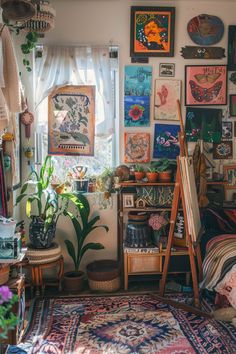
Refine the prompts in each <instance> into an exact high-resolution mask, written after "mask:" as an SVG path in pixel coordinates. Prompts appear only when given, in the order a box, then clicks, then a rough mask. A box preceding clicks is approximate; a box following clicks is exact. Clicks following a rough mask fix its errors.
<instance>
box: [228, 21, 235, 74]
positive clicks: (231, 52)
mask: <svg viewBox="0 0 236 354" xmlns="http://www.w3.org/2000/svg"><path fill="white" fill-rule="evenodd" d="M228 70H236V26H229V30H228Z"/></svg>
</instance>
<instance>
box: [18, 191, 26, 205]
mask: <svg viewBox="0 0 236 354" xmlns="http://www.w3.org/2000/svg"><path fill="white" fill-rule="evenodd" d="M27 195H28V194H27V193H23V194H20V195H18V197H17V198H16V205H17V204H18V203H20V201H21V200H22V199H23V198H24V197H26V196H27Z"/></svg>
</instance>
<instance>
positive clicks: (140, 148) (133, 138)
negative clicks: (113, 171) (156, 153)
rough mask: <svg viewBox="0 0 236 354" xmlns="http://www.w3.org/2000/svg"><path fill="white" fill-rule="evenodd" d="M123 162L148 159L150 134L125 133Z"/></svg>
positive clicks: (140, 161) (137, 161)
mask: <svg viewBox="0 0 236 354" xmlns="http://www.w3.org/2000/svg"><path fill="white" fill-rule="evenodd" d="M124 138H125V146H124V162H126V163H127V162H130V163H145V162H149V161H150V134H149V133H125V135H124Z"/></svg>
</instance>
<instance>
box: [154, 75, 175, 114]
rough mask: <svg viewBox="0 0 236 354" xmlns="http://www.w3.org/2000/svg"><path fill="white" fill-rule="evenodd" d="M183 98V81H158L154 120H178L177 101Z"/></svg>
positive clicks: (156, 82)
mask: <svg viewBox="0 0 236 354" xmlns="http://www.w3.org/2000/svg"><path fill="white" fill-rule="evenodd" d="M180 96H181V81H180V80H168V79H156V80H155V93H154V119H157V120H158V119H160V120H178V119H179V118H178V110H177V100H180Z"/></svg>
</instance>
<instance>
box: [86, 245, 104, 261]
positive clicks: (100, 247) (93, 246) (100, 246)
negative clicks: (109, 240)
mask: <svg viewBox="0 0 236 354" xmlns="http://www.w3.org/2000/svg"><path fill="white" fill-rule="evenodd" d="M104 248H105V247H104V246H103V245H102V244H101V243H92V242H90V243H87V244H86V245H85V246H84V247H83V248H82V250H81V253H80V261H81V259H82V257H83V255H84V254H85V252H87V251H88V250H103V249H104Z"/></svg>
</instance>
